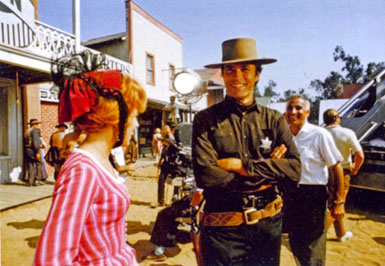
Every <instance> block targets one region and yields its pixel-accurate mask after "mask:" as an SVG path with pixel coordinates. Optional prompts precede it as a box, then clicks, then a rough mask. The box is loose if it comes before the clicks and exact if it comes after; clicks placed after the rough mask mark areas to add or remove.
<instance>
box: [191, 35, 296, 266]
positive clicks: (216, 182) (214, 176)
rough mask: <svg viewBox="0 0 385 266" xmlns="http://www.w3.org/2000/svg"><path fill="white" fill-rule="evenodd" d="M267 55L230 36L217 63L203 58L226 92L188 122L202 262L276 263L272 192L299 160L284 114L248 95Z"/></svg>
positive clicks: (277, 211) (276, 214) (285, 186)
mask: <svg viewBox="0 0 385 266" xmlns="http://www.w3.org/2000/svg"><path fill="white" fill-rule="evenodd" d="M275 61H276V60H275V59H270V58H259V57H258V56H257V49H256V42H255V40H254V39H252V38H238V39H232V40H228V41H225V42H223V43H222V62H221V63H218V64H211V65H207V66H205V67H206V68H221V69H222V75H223V79H224V82H225V86H226V94H227V95H226V97H225V99H224V100H223V101H222V102H220V103H218V104H216V105H213V106H211V107H209V108H207V109H205V110H203V111H200V112H199V113H198V114H196V115H195V118H194V122H193V144H192V148H193V166H194V173H195V178H196V181H197V185H198V187H200V188H203V189H204V198H205V201H206V203H205V207H204V215H203V218H202V222H201V225H202V229H201V249H202V255H203V264H204V265H279V259H280V248H281V231H282V212H281V209H282V198H281V197H280V194H282V192H285V191H288V190H289V189H292V188H293V187H296V184H297V182H298V180H299V178H300V172H301V163H300V159H299V154H298V151H297V149H296V147H295V144H294V142H293V139H292V134H291V132H290V130H289V128H288V125H287V123H286V121H285V118H284V117H283V116H282V115H281V114H280V113H279V112H277V111H275V110H272V109H269V108H266V107H263V106H261V105H258V104H257V103H256V101H255V99H254V97H253V91H254V87H255V85H256V83H257V82H258V80H259V76H260V74H261V71H262V67H261V66H262V65H264V64H270V63H274V62H275ZM282 154H285V155H284V156H283V155H282Z"/></svg>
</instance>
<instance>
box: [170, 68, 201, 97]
mask: <svg viewBox="0 0 385 266" xmlns="http://www.w3.org/2000/svg"><path fill="white" fill-rule="evenodd" d="M173 86H174V89H175V90H176V92H177V93H180V94H182V95H186V94H189V93H191V92H193V91H194V90H196V89H198V88H199V87H200V79H199V76H198V74H196V73H195V72H193V71H190V70H185V71H182V72H179V73H178V74H176V75H175V78H174V82H173Z"/></svg>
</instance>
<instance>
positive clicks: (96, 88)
mask: <svg viewBox="0 0 385 266" xmlns="http://www.w3.org/2000/svg"><path fill="white" fill-rule="evenodd" d="M121 82H122V77H121V73H120V71H119V70H106V71H93V72H87V73H81V74H78V75H76V76H72V77H70V78H68V79H67V80H65V81H64V86H63V90H62V93H61V94H60V103H59V123H60V124H61V123H65V122H70V121H74V120H76V118H78V117H80V116H82V115H84V114H85V113H88V112H89V111H91V108H92V107H93V106H94V105H95V104H96V98H97V97H98V96H99V95H102V96H104V97H105V96H106V94H109V95H111V96H113V94H114V90H120V86H121Z"/></svg>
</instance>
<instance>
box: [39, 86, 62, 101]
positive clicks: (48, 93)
mask: <svg viewBox="0 0 385 266" xmlns="http://www.w3.org/2000/svg"><path fill="white" fill-rule="evenodd" d="M40 101H43V102H54V103H58V102H59V95H58V93H57V92H56V91H53V90H50V89H43V88H40Z"/></svg>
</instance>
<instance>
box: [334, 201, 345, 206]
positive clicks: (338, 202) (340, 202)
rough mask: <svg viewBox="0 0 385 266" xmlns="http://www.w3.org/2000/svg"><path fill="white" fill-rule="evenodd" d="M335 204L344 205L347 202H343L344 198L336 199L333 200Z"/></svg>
mask: <svg viewBox="0 0 385 266" xmlns="http://www.w3.org/2000/svg"><path fill="white" fill-rule="evenodd" d="M333 204H334V205H343V204H345V202H343V201H342V200H335V201H333Z"/></svg>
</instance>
